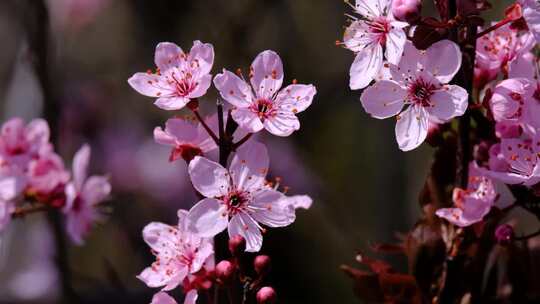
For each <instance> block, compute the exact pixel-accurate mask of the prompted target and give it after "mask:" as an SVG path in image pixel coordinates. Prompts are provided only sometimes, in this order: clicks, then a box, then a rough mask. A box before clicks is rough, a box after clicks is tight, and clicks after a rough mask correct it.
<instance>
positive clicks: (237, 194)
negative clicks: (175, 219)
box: [188, 142, 295, 252]
mask: <svg viewBox="0 0 540 304" xmlns="http://www.w3.org/2000/svg"><path fill="white" fill-rule="evenodd" d="M268 165H269V159H268V154H267V151H266V147H265V146H264V145H263V144H261V143H256V142H254V143H251V144H247V145H243V146H242V147H241V148H240V149H238V152H237V153H236V154H235V155H234V157H233V159H232V162H231V165H230V166H229V169H225V168H223V167H222V166H221V165H220V164H218V163H215V162H213V161H211V160H208V159H206V158H203V157H199V156H197V157H195V158H194V159H193V161H191V163H190V164H189V175H190V177H191V181H192V183H193V186H194V187H195V189H197V191H199V193H201V194H202V195H203V196H205V197H206V198H205V199H203V200H201V201H199V202H198V203H197V204H196V205H195V206H193V208H191V210H190V211H189V214H188V218H189V222H190V229H191V230H192V231H194V232H196V233H198V234H199V235H201V236H203V237H212V236H214V235H216V234H218V233H220V232H221V231H223V230H225V228H228V232H229V237H230V238H232V237H234V236H237V235H240V236H242V237H243V238H244V239H245V240H246V251H249V252H257V251H259V250H260V248H261V246H262V234H261V230H263V228H262V227H261V224H263V225H266V226H268V227H284V226H287V225H289V224H291V223H292V222H294V220H295V215H294V212H293V210H292V208H290V207H289V205H288V204H285V203H283V194H282V193H281V192H278V191H276V190H273V189H271V188H269V187H268V186H267V185H266V184H265V182H266V180H265V177H266V174H267V172H268Z"/></svg>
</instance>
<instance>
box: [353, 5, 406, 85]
mask: <svg viewBox="0 0 540 304" xmlns="http://www.w3.org/2000/svg"><path fill="white" fill-rule="evenodd" d="M390 6H391V1H390V0H356V5H354V6H353V9H354V11H355V13H357V14H358V15H360V18H358V19H356V18H355V17H352V18H353V22H352V23H351V25H349V26H348V27H347V29H346V30H345V34H344V37H343V43H344V45H345V47H346V48H348V49H349V50H351V51H353V52H355V53H356V58H355V59H354V62H353V64H352V65H351V69H350V76H351V79H350V83H349V86H350V87H351V89H353V90H358V89H363V88H365V87H366V86H368V85H369V83H370V82H371V81H372V80H373V79H375V76H377V74H379V72H380V70H381V69H382V67H383V49H384V50H385V51H384V57H385V58H386V60H388V62H390V63H392V64H396V65H397V64H398V63H399V61H400V59H401V55H402V53H403V48H404V45H405V41H406V40H407V37H406V35H405V32H404V31H403V28H404V27H406V26H408V25H409V24H407V23H406V22H401V21H396V20H395V19H394V17H393V16H392V13H391V12H390Z"/></svg>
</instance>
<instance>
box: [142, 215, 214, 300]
mask: <svg viewBox="0 0 540 304" xmlns="http://www.w3.org/2000/svg"><path fill="white" fill-rule="evenodd" d="M186 216H187V211H185V210H179V211H178V225H177V226H169V225H166V224H163V223H158V222H154V223H150V224H148V225H147V226H146V227H144V230H143V238H144V241H145V242H146V243H147V244H148V246H150V248H151V249H152V252H153V253H154V255H155V256H156V262H154V263H153V264H152V266H150V267H147V268H146V269H145V270H143V271H142V272H141V274H140V275H139V276H137V278H139V279H140V280H141V281H143V282H144V283H145V284H146V285H148V286H149V287H163V289H162V290H164V291H168V290H172V289H174V288H176V287H177V286H178V285H180V284H182V283H183V282H184V280H186V279H188V276H189V275H191V274H195V273H197V272H199V271H201V270H202V269H203V267H204V266H205V263H207V261H208V260H209V259H210V258H211V259H213V253H214V248H213V245H212V241H211V239H205V238H201V237H199V236H198V235H196V234H193V233H191V232H190V231H189V230H188V229H187V224H188V222H187V218H186ZM193 291H194V292H191V294H190V295H188V298H189V297H192V298H193V297H195V298H196V290H193ZM193 293H195V295H193ZM194 301H195V300H193V303H194Z"/></svg>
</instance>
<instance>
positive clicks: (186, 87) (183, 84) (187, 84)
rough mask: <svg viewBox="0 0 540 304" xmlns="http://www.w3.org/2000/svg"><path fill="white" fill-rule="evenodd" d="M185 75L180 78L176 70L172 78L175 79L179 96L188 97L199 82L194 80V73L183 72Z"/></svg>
mask: <svg viewBox="0 0 540 304" xmlns="http://www.w3.org/2000/svg"><path fill="white" fill-rule="evenodd" d="M183 74H184V75H183V76H184V77H181V78H178V77H177V75H176V73H175V72H172V74H171V78H172V79H173V82H174V85H175V87H176V95H177V96H179V97H186V96H187V95H189V93H191V92H193V91H194V90H195V88H196V87H197V85H198V83H197V82H194V81H193V75H192V74H191V73H189V72H188V73H183Z"/></svg>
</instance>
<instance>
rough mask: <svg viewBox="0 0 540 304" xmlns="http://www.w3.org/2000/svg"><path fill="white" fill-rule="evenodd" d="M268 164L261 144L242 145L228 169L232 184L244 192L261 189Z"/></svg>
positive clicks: (268, 160) (267, 158) (254, 142)
mask: <svg viewBox="0 0 540 304" xmlns="http://www.w3.org/2000/svg"><path fill="white" fill-rule="evenodd" d="M269 163H270V159H269V157H268V151H267V150H266V147H265V146H264V145H263V144H262V143H259V142H256V141H251V142H248V143H246V144H244V145H242V146H241V147H240V148H239V149H238V150H237V152H236V154H235V155H234V157H233V159H232V161H231V165H230V168H229V171H230V173H231V176H232V181H233V184H234V185H235V187H236V188H237V189H243V190H246V191H250V190H256V189H259V188H262V187H263V185H264V182H265V178H266V174H267V172H268V166H269Z"/></svg>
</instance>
